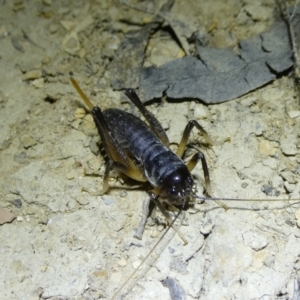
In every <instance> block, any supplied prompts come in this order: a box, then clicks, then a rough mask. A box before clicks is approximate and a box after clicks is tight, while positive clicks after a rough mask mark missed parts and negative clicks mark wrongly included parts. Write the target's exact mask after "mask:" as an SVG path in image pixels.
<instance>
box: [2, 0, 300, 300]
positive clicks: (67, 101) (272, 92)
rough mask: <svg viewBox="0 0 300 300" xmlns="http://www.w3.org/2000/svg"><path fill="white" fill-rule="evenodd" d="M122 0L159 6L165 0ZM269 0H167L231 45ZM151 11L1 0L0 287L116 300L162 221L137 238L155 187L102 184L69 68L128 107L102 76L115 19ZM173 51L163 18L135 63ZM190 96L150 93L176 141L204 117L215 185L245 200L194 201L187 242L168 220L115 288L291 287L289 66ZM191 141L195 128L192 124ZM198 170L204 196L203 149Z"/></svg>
mask: <svg viewBox="0 0 300 300" xmlns="http://www.w3.org/2000/svg"><path fill="white" fill-rule="evenodd" d="M131 3H132V5H134V6H138V7H142V8H143V10H148V11H152V12H155V11H156V10H157V9H158V8H159V7H160V6H161V5H162V4H163V2H161V1H154V2H144V1H136V2H131ZM276 11H278V7H277V6H276V3H275V1H269V0H265V1H259V0H257V1H236V0H231V1H227V2H226V3H224V2H223V1H214V4H213V5H212V3H211V2H210V1H202V0H201V1H197V2H196V1H176V2H175V4H174V6H173V8H172V10H171V13H172V15H173V17H174V16H176V15H178V19H180V20H181V21H182V20H185V21H186V23H187V24H192V25H193V26H191V27H192V28H194V27H199V28H200V27H201V28H202V29H203V28H204V29H205V30H206V31H207V32H208V33H209V36H210V43H211V45H213V46H215V47H228V46H231V47H234V46H235V45H236V43H237V41H238V40H240V39H244V38H248V37H250V36H252V35H254V34H257V33H259V32H261V31H263V30H266V29H267V28H268V27H269V26H270V25H271V24H272V22H273V21H274V15H275V13H276ZM149 17H151V14H149V13H145V12H142V11H141V10H137V9H134V8H132V7H129V6H128V5H124V4H121V3H118V2H117V1H115V2H114V3H111V2H110V1H105V0H98V1H80V0H78V1H68V2H65V1H51V0H43V1H35V0H33V1H22V0H17V1H1V4H0V49H1V50H0V70H1V73H0V76H1V78H0V106H1V110H0V115H1V118H0V130H1V134H0V161H1V164H0V173H1V174H2V176H1V181H0V186H1V189H0V191H1V192H0V207H2V208H6V209H7V210H8V211H9V212H11V213H13V214H15V215H16V216H17V217H16V219H15V220H14V221H13V222H12V223H6V224H4V225H1V226H0V253H1V267H0V298H1V299H9V300H10V299H100V298H104V299H111V298H112V297H113V295H114V293H115V292H116V291H117V289H118V288H120V287H121V286H122V284H123V283H124V282H125V281H126V279H127V278H128V277H129V276H130V274H132V272H133V271H134V268H138V266H139V263H140V262H141V261H142V260H143V258H145V257H146V255H147V254H148V253H149V251H150V250H151V249H152V248H153V246H154V245H155V243H156V242H157V241H158V240H159V236H160V235H161V234H162V233H163V232H164V231H165V226H164V225H165V223H166V222H165V220H164V219H163V218H162V217H161V216H160V214H159V213H157V216H158V218H159V224H154V225H153V224H151V222H149V224H148V225H147V227H146V230H145V233H144V236H143V239H142V240H136V239H135V238H134V237H133V235H134V230H135V228H137V226H138V224H139V221H140V218H141V212H142V203H143V200H144V199H146V198H147V197H148V194H147V191H146V190H143V189H136V188H135V185H133V184H132V183H130V182H127V181H126V179H124V178H122V177H117V179H114V178H112V179H111V181H110V184H111V185H112V186H116V185H117V186H118V188H114V189H111V190H110V192H108V193H107V194H106V195H104V196H102V197H101V196H99V195H98V196H97V195H95V194H97V193H98V194H99V191H101V187H102V179H103V172H104V169H105V167H104V158H103V155H102V154H101V153H100V151H99V147H98V142H99V137H98V134H97V132H96V130H95V127H94V125H93V123H92V119H91V117H90V116H89V115H87V114H86V110H85V109H83V108H85V107H84V104H83V102H82V101H81V99H80V97H79V96H78V95H77V93H76V91H75V90H74V88H73V87H72V85H71V84H70V80H69V77H70V75H72V76H73V77H74V78H76V80H77V81H78V82H79V83H80V86H81V88H82V89H83V90H84V91H85V92H86V94H87V95H88V97H90V99H91V101H92V102H93V103H96V104H97V105H99V106H100V107H101V108H103V109H105V108H108V107H121V108H122V109H124V110H127V111H130V112H132V107H131V106H130V105H129V104H128V103H127V102H124V95H123V94H122V92H119V91H113V90H112V89H111V87H110V81H111V77H110V72H109V70H108V69H109V68H108V66H109V64H110V63H111V61H112V60H113V58H114V53H115V51H116V49H117V48H118V45H119V44H120V42H121V40H122V38H123V37H124V34H125V33H126V32H128V31H129V30H133V29H139V28H140V26H141V25H143V24H145V23H147V20H148V19H149ZM124 20H125V21H124ZM126 20H127V21H126ZM128 20H130V22H128ZM182 56H183V50H182V49H181V47H180V45H178V43H176V41H174V37H173V36H172V35H171V34H170V33H169V32H168V30H167V29H166V28H165V29H160V30H158V31H157V32H156V33H155V34H154V35H153V37H152V38H151V41H150V43H149V45H148V48H147V59H146V61H145V62H144V64H145V66H149V65H152V64H157V65H160V64H162V63H164V62H167V61H169V60H170V59H173V58H177V57H182ZM186 100H187V101H182V102H179V103H174V102H172V101H168V100H166V99H163V101H160V102H153V103H150V104H149V105H147V107H148V109H149V110H151V111H152V112H153V113H154V114H155V115H156V117H157V118H158V119H159V120H160V121H161V123H162V124H163V126H164V127H165V128H167V134H168V136H169V138H170V140H171V141H174V142H177V143H178V142H179V141H180V138H181V135H182V132H183V130H184V128H185V126H186V124H187V122H188V120H189V119H196V120H198V121H199V122H200V123H201V125H202V126H203V127H204V128H205V129H206V130H207V131H208V133H209V135H210V136H211V137H212V138H213V139H214V140H215V141H221V142H220V143H218V144H217V145H215V146H212V147H202V148H201V149H202V151H203V152H204V153H205V155H206V158H207V161H208V165H209V170H210V175H211V178H212V188H213V194H214V196H216V197H226V198H240V199H245V198H246V199H251V201H242V200H239V201H224V203H226V204H227V205H228V206H229V210H227V211H224V209H222V208H220V207H219V206H218V205H217V204H216V203H215V202H213V201H206V202H205V203H202V204H200V203H198V204H196V208H197V209H195V208H194V209H193V208H189V209H187V210H186V212H185V221H184V224H183V225H182V226H181V227H180V230H181V231H182V232H183V234H184V235H185V237H186V239H187V240H188V242H189V243H188V245H186V246H184V245H183V242H182V240H181V239H180V238H179V236H178V235H177V234H174V231H173V230H170V231H169V232H168V234H167V236H166V238H165V239H163V241H162V242H161V243H160V244H159V245H158V247H157V248H156V249H155V250H154V251H153V253H152V255H151V257H150V258H148V259H147V260H146V262H145V263H144V265H143V266H142V267H141V269H140V270H139V271H138V272H137V274H135V275H134V276H133V278H132V279H131V280H129V281H128V282H127V283H126V284H125V286H124V287H123V288H122V290H121V291H119V292H118V295H116V298H118V297H122V296H123V298H124V299H296V298H293V297H296V296H297V293H296V292H295V291H294V290H295V281H296V280H297V279H298V278H299V276H300V272H299V269H300V265H299V261H300V258H299V257H300V229H299V227H300V221H299V220H300V210H299V202H297V201H287V199H298V200H299V198H300V194H299V190H300V183H299V181H300V180H299V178H300V168H299V163H300V153H299V148H300V140H299V138H300V134H299V125H300V124H299V123H300V117H299V115H300V113H299V112H300V109H299V100H298V96H297V94H296V92H295V89H294V81H293V79H292V78H291V77H290V76H289V74H285V75H282V76H281V77H280V78H278V79H276V80H275V81H274V82H273V83H271V84H268V85H266V86H265V87H263V88H261V89H259V90H257V91H255V92H252V93H250V94H248V95H246V96H243V97H241V98H239V99H236V100H233V101H229V102H226V103H223V104H219V105H214V106H205V105H203V104H202V103H201V102H199V101H195V100H191V101H189V100H190V99H186ZM191 140H192V141H193V142H197V141H201V136H200V135H199V134H198V133H197V131H196V130H194V132H193V135H192V138H191ZM198 146H199V145H198ZM175 148H176V147H175ZM193 174H194V176H195V178H196V181H197V188H198V191H197V192H198V194H199V195H202V192H203V180H204V179H203V173H202V169H201V166H200V164H199V166H197V167H196V168H195V170H194V171H193ZM266 194H268V195H266ZM255 199H261V200H259V201H255ZM263 199H264V200H266V199H269V200H270V199H282V200H280V201H262V200H263ZM284 199H286V200H284Z"/></svg>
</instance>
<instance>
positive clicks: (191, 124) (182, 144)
mask: <svg viewBox="0 0 300 300" xmlns="http://www.w3.org/2000/svg"><path fill="white" fill-rule="evenodd" d="M195 126H196V127H197V129H198V130H199V131H200V132H201V133H202V134H203V137H204V139H205V140H206V142H207V143H208V144H209V145H215V144H216V143H214V142H213V140H212V139H211V138H210V137H209V135H208V134H207V132H206V131H205V130H204V128H203V127H202V126H201V125H200V124H199V123H198V122H197V121H196V120H190V121H189V122H188V123H187V125H186V127H185V129H184V132H183V135H182V138H181V141H180V144H179V147H178V149H177V155H178V156H180V157H182V155H183V153H184V151H185V148H186V145H187V142H188V139H189V137H190V134H191V131H192V129H193V128H194V127H195Z"/></svg>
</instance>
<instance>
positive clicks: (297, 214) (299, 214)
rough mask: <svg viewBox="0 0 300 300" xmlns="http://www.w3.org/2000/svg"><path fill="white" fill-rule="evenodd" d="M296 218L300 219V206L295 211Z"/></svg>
mask: <svg viewBox="0 0 300 300" xmlns="http://www.w3.org/2000/svg"><path fill="white" fill-rule="evenodd" d="M295 218H296V220H300V208H299V209H298V210H297V211H296V212H295Z"/></svg>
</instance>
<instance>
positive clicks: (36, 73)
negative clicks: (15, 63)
mask: <svg viewBox="0 0 300 300" xmlns="http://www.w3.org/2000/svg"><path fill="white" fill-rule="evenodd" d="M40 77H42V71H41V70H31V71H28V72H26V73H25V74H23V76H22V80H23V81H26V80H33V79H38V78H40Z"/></svg>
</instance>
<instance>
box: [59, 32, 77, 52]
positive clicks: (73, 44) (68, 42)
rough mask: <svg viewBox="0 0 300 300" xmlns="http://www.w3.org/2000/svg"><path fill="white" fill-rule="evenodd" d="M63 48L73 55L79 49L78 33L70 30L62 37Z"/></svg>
mask: <svg viewBox="0 0 300 300" xmlns="http://www.w3.org/2000/svg"><path fill="white" fill-rule="evenodd" d="M62 46H63V49H64V50H65V51H66V52H68V53H69V54H71V55H75V54H76V53H77V52H78V51H79V50H80V43H79V40H78V35H77V33H76V32H75V31H72V32H70V33H68V34H66V36H65V37H64V39H63V41H62Z"/></svg>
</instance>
